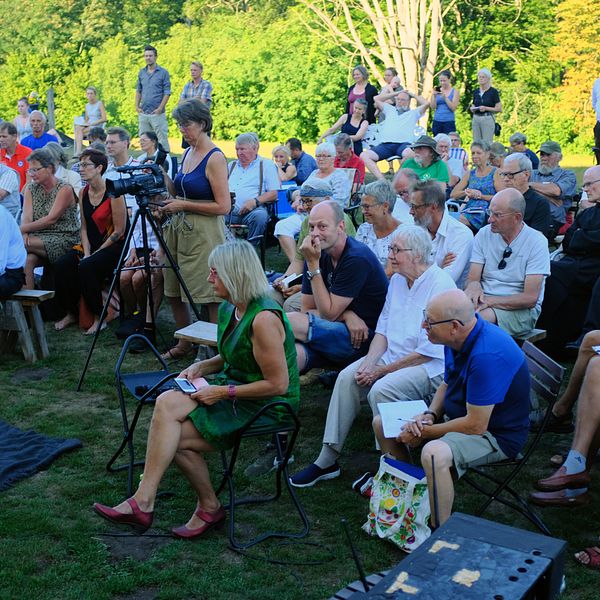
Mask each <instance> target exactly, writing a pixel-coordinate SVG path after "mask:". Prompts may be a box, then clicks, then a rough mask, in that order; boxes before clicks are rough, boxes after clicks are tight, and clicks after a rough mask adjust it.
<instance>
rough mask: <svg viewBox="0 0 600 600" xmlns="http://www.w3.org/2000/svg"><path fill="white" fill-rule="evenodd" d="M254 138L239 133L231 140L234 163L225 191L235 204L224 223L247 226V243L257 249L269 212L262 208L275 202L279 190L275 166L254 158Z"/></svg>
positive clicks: (259, 158)
mask: <svg viewBox="0 0 600 600" xmlns="http://www.w3.org/2000/svg"><path fill="white" fill-rule="evenodd" d="M258 146H259V141H258V136H257V135H256V134H255V133H242V134H241V135H238V137H237V138H236V140H235V153H236V155H237V160H235V161H233V162H231V163H229V165H228V173H229V191H230V192H232V193H234V194H235V204H234V206H233V210H232V211H231V214H230V215H229V216H228V217H226V218H227V222H228V223H233V224H240V223H241V224H243V225H247V226H248V241H249V242H250V243H251V244H253V245H254V246H258V245H259V244H260V242H261V239H262V237H263V236H264V235H265V231H266V229H267V222H268V221H269V213H268V212H267V208H266V205H267V204H271V203H273V202H275V200H277V190H278V189H279V188H280V182H279V175H278V173H277V166H276V165H275V163H274V162H273V161H271V160H267V159H265V158H263V157H262V156H258Z"/></svg>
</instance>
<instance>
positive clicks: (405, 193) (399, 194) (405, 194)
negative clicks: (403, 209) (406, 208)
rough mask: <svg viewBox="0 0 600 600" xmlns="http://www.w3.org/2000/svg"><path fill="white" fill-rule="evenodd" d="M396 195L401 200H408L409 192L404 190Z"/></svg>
mask: <svg viewBox="0 0 600 600" xmlns="http://www.w3.org/2000/svg"><path fill="white" fill-rule="evenodd" d="M396 193H397V194H398V196H400V197H401V198H408V196H409V194H410V192H409V191H408V190H404V191H403V192H396Z"/></svg>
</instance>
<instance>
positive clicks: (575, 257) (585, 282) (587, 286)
mask: <svg viewBox="0 0 600 600" xmlns="http://www.w3.org/2000/svg"><path fill="white" fill-rule="evenodd" d="M581 187H582V188H583V189H584V190H585V191H586V192H587V195H588V202H589V203H590V204H591V206H590V207H589V208H586V209H585V210H584V211H583V212H581V213H579V214H578V215H577V217H576V218H575V221H574V223H573V225H571V227H569V229H568V230H567V232H566V234H565V237H564V239H563V243H562V250H563V252H564V256H563V258H561V259H560V260H558V261H553V262H552V274H551V275H550V277H549V278H548V281H547V286H548V293H547V294H546V297H545V299H544V304H543V306H542V314H541V316H540V327H544V328H545V329H547V330H548V336H547V338H546V340H545V341H544V349H545V351H547V352H550V353H552V354H554V355H559V353H560V352H561V351H562V348H563V346H564V345H565V343H566V342H570V341H573V340H576V341H575V342H574V344H572V345H571V346H572V347H573V348H574V349H576V348H578V347H579V346H580V345H581V341H582V340H583V335H584V334H585V333H586V331H591V330H592V329H598V328H600V307H599V306H598V304H599V303H600V283H598V281H599V278H600V166H595V167H591V168H589V169H587V171H585V173H584V174H583V185H582V186H581ZM582 325H583V333H582V331H581V329H582ZM580 333H581V335H580V336H579V334H580ZM577 336H579V338H578V339H576V338H577Z"/></svg>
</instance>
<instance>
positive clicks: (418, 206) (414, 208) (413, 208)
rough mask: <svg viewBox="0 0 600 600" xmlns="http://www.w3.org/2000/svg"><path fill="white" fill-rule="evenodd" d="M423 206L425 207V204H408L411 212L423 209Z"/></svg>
mask: <svg viewBox="0 0 600 600" xmlns="http://www.w3.org/2000/svg"><path fill="white" fill-rule="evenodd" d="M424 206H427V204H413V203H412V202H411V203H409V205H408V207H409V208H410V209H411V210H417V208H423V207H424Z"/></svg>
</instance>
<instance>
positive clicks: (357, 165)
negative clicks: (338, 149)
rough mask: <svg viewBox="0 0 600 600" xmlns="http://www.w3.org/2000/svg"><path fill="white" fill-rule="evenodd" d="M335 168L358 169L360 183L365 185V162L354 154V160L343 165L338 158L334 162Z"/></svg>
mask: <svg viewBox="0 0 600 600" xmlns="http://www.w3.org/2000/svg"><path fill="white" fill-rule="evenodd" d="M333 166H334V167H335V168H336V169H356V170H357V171H358V177H359V183H361V184H362V183H363V181H364V180H365V163H364V162H363V160H362V158H360V156H356V154H354V152H353V153H352V158H351V159H350V160H349V161H347V162H345V163H344V164H342V163H341V162H340V159H339V158H338V157H337V156H336V157H335V159H334V161H333Z"/></svg>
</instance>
